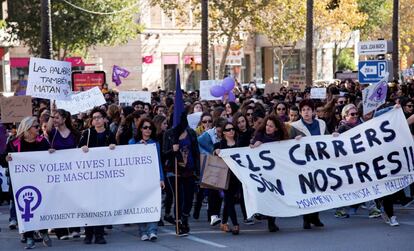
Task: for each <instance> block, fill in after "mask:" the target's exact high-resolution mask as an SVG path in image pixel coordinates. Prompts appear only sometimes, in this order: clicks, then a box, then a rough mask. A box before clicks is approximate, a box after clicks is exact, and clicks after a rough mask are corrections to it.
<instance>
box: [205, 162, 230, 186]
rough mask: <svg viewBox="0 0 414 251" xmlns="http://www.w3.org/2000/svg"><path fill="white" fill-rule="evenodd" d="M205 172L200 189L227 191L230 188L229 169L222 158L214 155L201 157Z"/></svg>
mask: <svg viewBox="0 0 414 251" xmlns="http://www.w3.org/2000/svg"><path fill="white" fill-rule="evenodd" d="M201 157H202V159H201V164H202V167H201V170H203V173H202V178H201V183H200V187H201V188H210V189H219V190H227V189H228V188H229V181H230V174H229V167H228V166H227V164H226V163H225V162H224V160H223V159H222V158H220V157H217V156H213V155H202V156H201Z"/></svg>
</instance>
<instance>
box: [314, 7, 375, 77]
mask: <svg viewBox="0 0 414 251" xmlns="http://www.w3.org/2000/svg"><path fill="white" fill-rule="evenodd" d="M332 2H333V1H332V0H319V1H316V2H315V31H316V34H318V36H319V39H318V40H319V42H322V43H333V46H334V48H333V72H335V71H336V70H337V63H338V57H339V56H340V55H341V52H342V50H343V49H344V48H346V47H347V46H348V44H349V43H350V41H351V39H352V31H355V30H357V29H358V28H359V27H361V26H363V25H364V24H365V22H366V20H367V18H368V16H367V15H366V14H365V13H363V12H361V11H360V10H359V9H358V3H357V0H340V1H339V0H336V4H334V5H332Z"/></svg>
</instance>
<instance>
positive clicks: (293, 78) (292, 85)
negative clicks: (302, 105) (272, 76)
mask: <svg viewBox="0 0 414 251" xmlns="http://www.w3.org/2000/svg"><path fill="white" fill-rule="evenodd" d="M288 81H289V85H288V88H289V89H293V90H295V91H301V92H303V91H305V88H306V81H305V76H304V75H299V74H290V75H289V78H288Z"/></svg>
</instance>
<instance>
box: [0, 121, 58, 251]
mask: <svg viewBox="0 0 414 251" xmlns="http://www.w3.org/2000/svg"><path fill="white" fill-rule="evenodd" d="M39 130H40V124H39V121H38V119H37V118H36V117H25V118H24V119H23V120H22V121H21V122H20V125H19V128H18V129H17V134H16V139H14V140H13V141H10V142H9V144H8V145H7V153H12V152H34V151H47V150H48V149H49V148H50V145H49V142H48V141H47V140H46V138H44V137H42V136H39ZM5 160H6V161H7V162H9V161H11V160H12V158H11V155H10V154H8V155H7V156H6V158H5ZM4 164H5V165H4ZM2 165H4V166H6V165H7V163H2ZM9 189H10V190H9V191H10V192H11V193H12V184H11V183H10V188H9ZM12 198H14V196H12ZM14 204H15V203H12V207H11V208H10V216H15V215H16V209H15V207H14ZM11 218H12V217H11ZM15 218H16V219H17V217H15ZM39 232H40V234H41V235H42V239H43V244H44V245H45V246H47V247H50V246H52V240H51V239H50V237H49V235H48V233H47V229H43V230H40V231H39ZM23 240H25V241H26V249H33V248H35V241H34V231H28V232H25V233H23Z"/></svg>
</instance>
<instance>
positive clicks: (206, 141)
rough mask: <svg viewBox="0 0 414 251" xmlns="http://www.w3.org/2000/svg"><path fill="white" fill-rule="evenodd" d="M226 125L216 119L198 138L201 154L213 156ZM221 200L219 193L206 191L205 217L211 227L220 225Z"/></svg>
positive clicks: (219, 119) (221, 119) (223, 121)
mask: <svg viewBox="0 0 414 251" xmlns="http://www.w3.org/2000/svg"><path fill="white" fill-rule="evenodd" d="M226 123H227V119H225V118H222V117H218V118H217V119H216V120H215V121H214V127H213V128H211V129H208V130H207V131H205V132H203V134H201V135H200V136H199V137H198V147H199V149H200V153H201V154H207V155H208V154H213V151H214V144H216V143H218V142H220V141H221V139H222V137H223V128H224V126H225V125H226ZM221 203H222V198H221V195H220V191H218V190H213V189H209V190H208V210H207V217H208V219H209V220H210V225H211V226H216V225H217V224H220V223H221V218H220V210H221Z"/></svg>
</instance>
